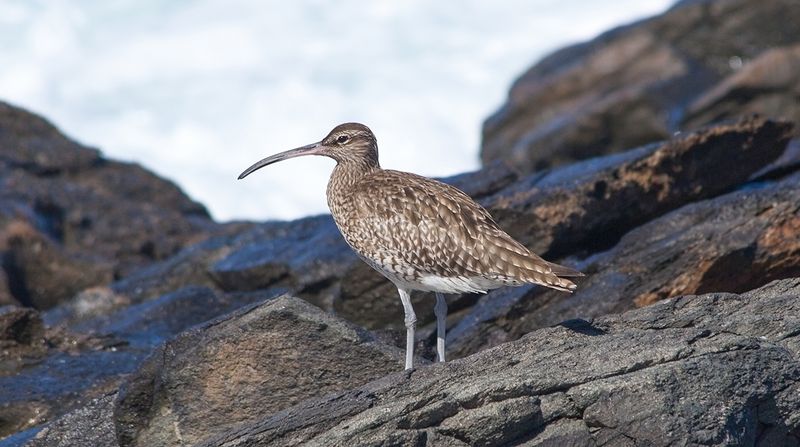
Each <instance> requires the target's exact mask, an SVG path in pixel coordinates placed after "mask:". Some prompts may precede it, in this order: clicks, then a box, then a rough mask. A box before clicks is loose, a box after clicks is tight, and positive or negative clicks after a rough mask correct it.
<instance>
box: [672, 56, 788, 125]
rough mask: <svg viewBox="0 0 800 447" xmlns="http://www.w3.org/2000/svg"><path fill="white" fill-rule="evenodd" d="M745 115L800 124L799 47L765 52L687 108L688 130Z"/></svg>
mask: <svg viewBox="0 0 800 447" xmlns="http://www.w3.org/2000/svg"><path fill="white" fill-rule="evenodd" d="M748 113H760V114H766V115H768V116H772V117H781V118H784V119H787V120H790V121H793V122H795V123H800V44H798V45H794V46H790V47H784V48H775V49H772V50H769V51H765V52H764V53H763V54H761V55H760V56H759V57H758V58H756V59H754V60H753V61H750V62H749V63H747V64H746V65H744V66H743V67H742V68H741V69H740V70H739V71H736V72H734V73H732V74H731V75H729V76H728V77H727V78H725V79H724V80H723V81H722V82H720V83H719V84H718V85H716V86H715V87H714V88H712V89H711V90H710V91H708V92H706V93H705V94H704V95H703V96H701V97H700V98H698V99H697V100H695V101H694V102H693V103H692V105H691V106H689V110H688V114H687V117H686V125H687V126H690V127H691V126H697V125H701V124H704V123H709V122H712V121H719V120H721V119H731V118H735V117H737V116H742V115H746V114H748Z"/></svg>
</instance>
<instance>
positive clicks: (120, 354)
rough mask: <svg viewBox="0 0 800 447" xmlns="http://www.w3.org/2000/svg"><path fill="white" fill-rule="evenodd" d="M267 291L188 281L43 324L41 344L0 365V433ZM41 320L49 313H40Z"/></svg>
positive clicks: (117, 377)
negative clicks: (110, 309) (92, 313)
mask: <svg viewBox="0 0 800 447" xmlns="http://www.w3.org/2000/svg"><path fill="white" fill-rule="evenodd" d="M271 292H272V291H271V290H263V291H259V292H256V293H249V294H248V293H233V294H225V293H220V292H216V291H213V290H211V289H208V288H204V287H197V286H189V287H184V288H181V289H179V290H176V291H174V292H172V293H169V294H166V295H164V296H161V297H159V298H157V299H152V300H149V301H146V302H143V303H139V304H137V305H132V306H130V307H128V308H126V309H121V310H118V311H116V312H115V313H111V314H105V313H101V314H100V315H99V316H96V317H94V318H85V319H77V320H72V324H70V325H69V327H68V328H65V327H59V326H57V327H50V328H48V329H47V331H46V334H45V336H44V338H46V339H47V343H46V344H45V346H50V348H49V349H42V348H41V347H40V348H39V349H38V350H35V351H33V350H27V351H23V352H21V353H19V354H17V355H18V356H20V358H19V359H17V360H16V362H15V363H13V364H12V363H9V368H8V371H5V370H4V369H5V367H4V368H3V369H2V370H0V436H4V435H7V434H10V433H14V432H16V431H19V430H24V429H28V428H30V427H33V426H35V425H37V424H41V423H42V422H44V421H47V420H51V419H53V418H55V417H58V416H61V415H63V414H64V413H66V412H68V411H71V410H73V409H75V408H77V407H79V406H80V404H81V402H83V401H86V400H90V399H93V398H98V397H100V396H102V395H104V394H105V393H108V392H111V391H114V390H116V389H117V388H118V387H119V385H120V383H121V382H122V380H123V379H124V378H125V377H126V376H127V375H128V374H130V373H132V372H133V371H135V370H136V368H137V367H138V366H139V365H140V363H141V362H142V360H143V359H144V358H145V357H146V356H147V355H148V354H150V352H151V351H152V350H153V349H154V348H155V347H156V346H158V345H159V344H160V343H162V342H164V340H167V339H169V338H171V337H172V336H174V335H175V334H177V333H179V332H181V331H184V330H186V329H187V328H189V327H191V326H194V325H196V324H199V323H202V322H205V321H207V320H209V319H211V318H214V317H216V316H217V315H220V314H225V313H228V312H231V311H233V310H234V309H237V308H239V307H241V306H243V305H247V304H249V303H252V302H254V301H257V300H262V299H264V298H265V297H268V296H271V295H270V293H271ZM96 293H98V294H100V297H101V298H102V297H103V296H104V295H103V294H102V291H96ZM84 299H89V300H91V298H84ZM45 319H46V320H48V321H52V320H53V319H55V318H54V316H53V315H49V314H48V315H46V316H45ZM66 321H69V320H66ZM12 352H17V351H12ZM34 354H35V357H34V356H33V355H34ZM8 360H11V359H10V358H8ZM5 364H6V363H5V362H4V363H3V365H5Z"/></svg>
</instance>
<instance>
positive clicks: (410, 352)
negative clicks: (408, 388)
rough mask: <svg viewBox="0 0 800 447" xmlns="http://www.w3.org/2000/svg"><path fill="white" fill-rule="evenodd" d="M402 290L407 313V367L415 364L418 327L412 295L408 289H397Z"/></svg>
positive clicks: (401, 297) (401, 298) (401, 299)
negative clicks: (415, 335) (415, 343)
mask: <svg viewBox="0 0 800 447" xmlns="http://www.w3.org/2000/svg"><path fill="white" fill-rule="evenodd" d="M397 291H398V292H400V301H402V302H403V311H404V312H405V314H406V318H405V323H406V369H407V370H408V369H411V368H413V366H414V330H415V329H416V327H417V315H416V314H415V313H414V307H412V306H411V296H410V295H409V293H408V291H407V290H403V289H397Z"/></svg>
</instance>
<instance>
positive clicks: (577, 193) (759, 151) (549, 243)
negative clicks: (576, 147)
mask: <svg viewBox="0 0 800 447" xmlns="http://www.w3.org/2000/svg"><path fill="white" fill-rule="evenodd" d="M791 132H792V126H791V125H790V124H789V123H786V122H782V121H771V120H764V119H760V118H748V119H744V120H740V121H738V122H736V123H730V124H724V125H718V126H712V127H709V128H707V129H703V130H700V131H697V132H694V133H689V134H685V135H679V136H677V137H675V138H673V139H671V140H669V141H667V142H664V143H659V144H653V145H649V146H644V147H642V148H638V149H635V150H631V151H628V152H625V153H622V154H615V155H610V156H606V157H599V158H595V159H592V160H586V161H583V162H579V163H575V164H573V165H570V166H566V167H563V168H559V169H554V170H552V171H550V172H546V173H540V174H533V175H530V176H527V177H525V178H523V179H521V180H520V181H518V182H516V183H514V184H513V185H511V186H509V187H507V188H504V189H503V190H501V191H500V192H498V193H496V194H494V195H493V196H491V197H489V198H486V199H484V200H482V201H481V204H483V205H484V206H485V207H486V208H487V209H489V211H490V212H491V213H492V215H493V216H494V218H495V220H496V221H497V222H498V223H499V224H500V226H501V227H502V228H503V229H505V230H506V231H508V232H509V234H511V235H512V236H514V237H515V238H516V239H517V240H519V241H520V242H522V243H523V244H525V245H526V246H527V247H528V248H530V249H531V250H533V251H534V252H536V253H538V254H540V255H542V256H544V257H546V258H558V257H561V256H564V255H567V254H576V253H584V254H585V253H587V252H588V253H591V252H594V251H597V250H603V249H607V248H610V247H612V246H613V245H614V244H615V243H616V242H617V240H618V239H619V237H620V236H622V235H623V234H625V233H626V232H627V231H629V230H630V229H632V228H635V227H636V226H638V225H641V224H642V223H645V222H647V221H648V220H650V219H653V218H654V217H657V216H659V215H661V214H663V213H665V212H667V211H670V210H672V209H675V208H677V207H679V206H681V205H684V204H686V203H690V202H692V201H695V200H700V199H704V198H707V197H713V196H715V195H718V194H720V193H723V192H725V191H728V190H730V189H732V188H734V187H736V186H738V185H740V184H742V183H745V182H746V181H747V179H748V178H749V177H750V176H751V175H752V174H753V173H755V172H756V171H758V170H759V169H760V168H762V167H764V166H766V165H767V164H768V163H770V162H771V161H773V160H775V159H776V158H777V157H778V156H779V155H780V154H781V153H782V152H783V150H784V148H785V147H786V144H787V142H788V141H789V138H790V137H791ZM712 172H713V173H714V174H713V175H709V173H712Z"/></svg>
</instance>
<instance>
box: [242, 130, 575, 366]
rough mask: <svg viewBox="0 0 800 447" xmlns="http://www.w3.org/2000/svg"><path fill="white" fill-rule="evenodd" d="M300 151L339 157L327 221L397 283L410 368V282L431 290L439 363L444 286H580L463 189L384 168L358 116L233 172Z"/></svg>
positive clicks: (466, 289)
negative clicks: (318, 137)
mask: <svg viewBox="0 0 800 447" xmlns="http://www.w3.org/2000/svg"><path fill="white" fill-rule="evenodd" d="M306 155H319V156H325V157H329V158H332V159H333V160H335V161H336V166H335V167H334V168H333V172H332V173H331V176H330V179H329V181H328V187H327V200H328V207H329V208H330V211H331V215H332V216H333V220H334V222H335V223H336V226H337V227H338V228H339V231H340V232H341V234H342V236H343V237H344V240H345V241H346V242H347V244H348V245H349V246H350V247H351V248H352V249H353V251H355V253H356V254H357V255H358V256H359V257H360V258H361V259H362V260H363V261H364V262H366V263H367V264H369V265H370V266H371V267H372V268H374V269H375V270H377V271H378V272H380V273H381V274H383V276H385V277H386V278H387V279H388V280H389V281H391V282H392V283H394V285H395V287H397V291H398V294H399V295H400V301H401V302H402V304H403V312H404V323H405V328H406V355H405V369H406V370H409V369H413V358H414V344H415V340H414V337H415V330H416V323H417V317H416V314H415V312H414V308H413V306H412V305H411V297H410V294H411V292H412V291H424V292H434V293H435V294H436V303H435V304H434V314H435V315H436V355H437V360H438V361H439V362H444V361H445V340H446V317H447V301H446V300H445V297H444V295H445V294H460V293H486V292H488V291H489V290H492V289H496V288H499V287H504V286H521V285H524V284H537V285H541V286H545V287H549V288H552V289H556V290H561V291H565V292H572V291H574V290H575V289H576V287H577V286H576V284H575V283H574V282H572V281H570V280H569V279H567V278H573V277H579V276H583V273H581V272H579V271H577V270H574V269H572V268H570V267H566V266H562V265H558V264H555V263H552V262H548V261H546V260H544V259H542V258H541V257H539V256H538V255H536V254H535V253H533V252H531V251H530V250H528V249H527V248H526V247H525V246H524V245H522V244H521V243H519V242H517V241H516V240H515V239H514V238H512V237H511V236H510V235H508V234H507V233H506V232H505V231H503V230H502V229H501V228H500V227H499V226H498V225H497V223H496V222H495V220H494V219H493V218H492V216H491V215H490V214H489V212H488V211H486V209H484V208H483V207H482V206H481V205H479V204H478V203H476V202H475V201H474V200H472V198H471V197H469V196H468V195H467V194H466V193H464V192H462V191H461V190H459V189H457V188H455V187H453V186H451V185H448V184H446V183H443V182H440V181H438V180H434V179H430V178H427V177H423V176H420V175H416V174H412V173H408V172H401V171H395V170H391V169H383V168H381V166H380V163H379V162H378V143H377V139H376V138H375V135H374V134H373V133H372V131H371V130H370V129H369V128H368V127H367V126H365V125H363V124H360V123H344V124H340V125H338V126H336V127H334V129H333V130H331V131H330V132H329V133H328V135H327V136H325V138H323V139H322V140H320V141H318V142H316V143H311V144H308V145H305V146H301V147H298V148H296V149H292V150H288V151H285V152H281V153H278V154H275V155H271V156H268V157H266V158H264V159H262V160H260V161H258V162H256V163H254V164H253V165H252V166H250V167H249V168H247V169H245V170H244V171H243V172H242V173H241V174H240V175H239V180H241V179H243V178H245V177H247V176H248V175H250V174H252V173H253V172H255V171H257V170H259V169H261V168H263V167H265V166H268V165H271V164H273V163H277V162H279V161H283V160H287V159H290V158H294V157H300V156H306Z"/></svg>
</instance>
